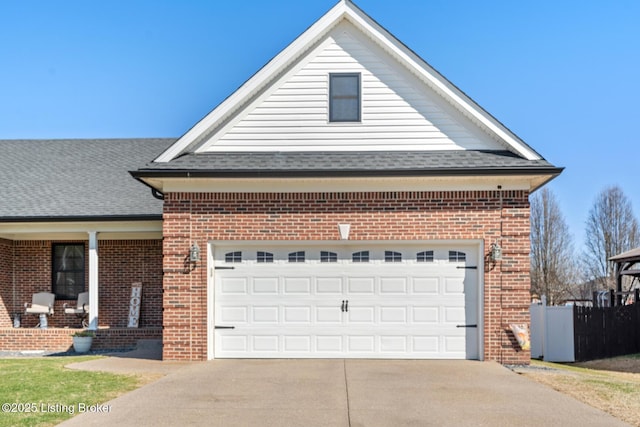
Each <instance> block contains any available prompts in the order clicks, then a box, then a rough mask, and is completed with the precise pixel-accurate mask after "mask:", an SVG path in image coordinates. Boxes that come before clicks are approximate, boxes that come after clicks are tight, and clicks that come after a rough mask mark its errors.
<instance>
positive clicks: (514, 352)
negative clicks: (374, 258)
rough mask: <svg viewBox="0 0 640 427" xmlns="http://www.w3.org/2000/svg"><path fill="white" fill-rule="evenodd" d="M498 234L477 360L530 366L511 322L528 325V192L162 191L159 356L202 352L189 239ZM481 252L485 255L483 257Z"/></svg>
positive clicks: (192, 356) (203, 299)
mask: <svg viewBox="0 0 640 427" xmlns="http://www.w3.org/2000/svg"><path fill="white" fill-rule="evenodd" d="M339 223H349V224H351V232H350V236H349V239H350V240H363V241H366V240H454V239H465V240H469V239H479V240H483V241H484V243H485V245H484V246H485V249H486V250H488V248H489V247H490V245H491V243H493V242H495V241H496V240H497V239H500V244H501V246H502V248H503V259H502V261H500V262H498V263H497V264H492V263H490V262H489V260H488V258H487V260H486V262H485V267H486V268H485V272H484V286H485V287H484V358H485V360H495V361H499V362H501V363H505V364H523V363H529V359H530V354H529V352H528V351H520V350H519V347H518V345H517V342H516V341H515V339H514V337H513V335H512V334H511V332H509V323H526V324H528V323H529V300H530V297H529V287H530V280H529V250H530V249H529V230H530V229H529V201H528V192H526V191H503V192H498V191H452V192H366V193H365V192H363V193H251V194H245V193H168V194H166V195H165V203H164V220H163V236H164V244H163V253H164V261H163V268H164V284H163V287H164V302H163V307H164V335H163V343H164V356H163V358H164V359H167V360H173V359H179V360H184V359H187V360H204V359H206V357H207V354H206V348H207V335H206V334H207V332H206V313H207V306H206V304H207V278H206V271H205V270H206V269H204V268H196V269H194V270H189V269H188V268H185V259H186V257H187V255H188V251H189V247H190V246H191V244H192V243H193V242H196V243H198V245H199V246H200V247H201V248H206V247H207V242H208V241H210V240H267V241H268V240H273V241H276V240H298V241H305V240H309V241H312V240H339V238H340V237H339V235H338V228H337V224H339ZM485 255H487V254H485Z"/></svg>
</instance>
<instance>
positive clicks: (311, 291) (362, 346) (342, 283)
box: [212, 247, 478, 359]
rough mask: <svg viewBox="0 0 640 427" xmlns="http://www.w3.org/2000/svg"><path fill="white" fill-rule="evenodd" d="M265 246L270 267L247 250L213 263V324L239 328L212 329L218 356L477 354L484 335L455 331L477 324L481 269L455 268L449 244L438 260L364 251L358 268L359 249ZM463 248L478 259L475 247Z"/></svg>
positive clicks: (439, 251)
mask: <svg viewBox="0 0 640 427" xmlns="http://www.w3.org/2000/svg"><path fill="white" fill-rule="evenodd" d="M263 249H264V252H265V253H270V254H273V259H272V261H273V262H271V261H268V262H264V263H261V262H258V261H257V260H258V257H257V256H253V255H252V256H249V257H245V253H246V252H248V251H243V252H242V254H243V255H242V259H241V260H240V257H237V259H235V258H234V263H233V264H231V263H229V264H224V257H222V259H219V258H216V263H217V262H220V263H222V265H223V266H224V268H223V269H218V270H215V273H214V278H213V282H214V289H215V295H214V302H215V309H214V322H215V325H220V326H227V327H231V326H232V327H234V328H235V329H216V330H214V332H213V334H212V339H213V340H214V352H215V353H214V354H215V357H256V358H269V357H327V358H334V357H335V358H346V357H365V358H450V359H459V358H465V357H467V358H477V357H478V352H477V342H478V339H477V337H478V335H477V329H476V328H457V327H456V326H458V325H469V324H477V323H478V319H477V313H478V309H477V303H478V301H477V298H478V289H477V272H476V271H475V270H473V269H467V268H457V267H460V266H463V267H464V266H468V265H469V261H467V262H466V263H465V262H459V261H457V262H451V261H450V259H448V258H447V257H448V256H449V252H450V251H449V249H448V248H440V249H436V250H435V251H434V255H433V258H429V257H426V256H425V257H423V258H419V257H417V256H416V253H420V252H426V249H429V248H411V249H407V248H397V250H394V251H391V252H394V253H392V254H390V255H389V256H388V259H385V251H386V252H389V251H390V250H387V249H385V250H377V249H376V250H373V249H371V248H369V249H367V248H364V247H363V248H357V251H359V252H368V253H369V255H368V256H369V258H368V259H364V258H362V257H361V258H360V262H353V261H352V259H351V258H352V257H351V255H352V253H354V252H357V251H356V249H353V250H346V249H345V250H335V249H333V250H330V251H327V252H331V253H332V254H334V255H335V256H334V255H331V256H328V255H326V256H325V257H324V258H321V255H320V250H319V249H318V250H315V249H313V248H312V249H308V248H307V249H305V248H304V247H295V248H291V249H289V248H285V249H278V250H273V249H269V247H266V248H261V249H260V250H261V251H262V250H263ZM303 250H304V251H305V255H304V256H302V255H300V254H299V252H301V251H303ZM322 250H325V249H322ZM456 250H458V249H456ZM232 251H239V250H238V249H237V248H231V249H229V250H228V251H227V252H232ZM314 251H315V252H317V253H315V252H314ZM253 252H255V251H253ZM464 252H466V256H467V258H466V259H467V260H470V259H473V257H474V255H473V254H474V249H473V248H471V247H465V248H464ZM292 253H295V254H296V256H295V257H293V258H291V257H290V255H291V254H292ZM398 254H399V255H398ZM292 259H293V261H292ZM322 259H325V261H321V260H322ZM363 259H364V260H363ZM420 259H422V260H423V262H419V260H420ZM327 260H329V261H327ZM425 260H426V261H425ZM427 261H429V262H427ZM216 265H218V264H216Z"/></svg>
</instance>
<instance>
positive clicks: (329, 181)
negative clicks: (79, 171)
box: [162, 176, 540, 193]
mask: <svg viewBox="0 0 640 427" xmlns="http://www.w3.org/2000/svg"><path fill="white" fill-rule="evenodd" d="M536 178H540V177H537V176H482V177H386V178H375V177H363V178H353V177H352V178H259V179H257V178H187V179H185V178H173V179H165V180H163V186H162V192H163V193H318V192H320V193H322V192H378V191H490V190H495V189H497V188H498V186H501V187H502V189H503V190H527V191H529V190H530V189H531V188H535V183H536Z"/></svg>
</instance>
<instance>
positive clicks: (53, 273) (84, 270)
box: [50, 242, 87, 300]
mask: <svg viewBox="0 0 640 427" xmlns="http://www.w3.org/2000/svg"><path fill="white" fill-rule="evenodd" d="M63 246H78V247H80V248H82V269H81V270H80V269H69V270H62V271H60V270H59V269H58V268H56V267H57V265H56V248H58V247H63ZM86 249H87V246H86V244H85V243H84V242H55V243H52V244H51V263H50V265H51V292H52V293H54V294H55V296H56V299H58V300H74V299H77V298H78V294H79V293H81V292H85V289H86V286H87V257H86ZM58 273H75V274H79V273H82V274H81V275H80V277H82V285H79V284H78V285H74V289H73V292H75V295H72V294H66V293H63V292H64V290H63V289H60V290H59V289H58V285H57V280H56V279H57V277H56V276H57V274H58ZM60 287H61V288H62V287H63V285H60Z"/></svg>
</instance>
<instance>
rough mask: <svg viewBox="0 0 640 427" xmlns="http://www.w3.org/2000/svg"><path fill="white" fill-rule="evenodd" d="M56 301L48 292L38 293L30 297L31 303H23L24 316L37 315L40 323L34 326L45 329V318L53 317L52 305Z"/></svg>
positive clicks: (46, 323)
mask: <svg viewBox="0 0 640 427" xmlns="http://www.w3.org/2000/svg"><path fill="white" fill-rule="evenodd" d="M55 300H56V296H55V294H52V293H50V292H38V293H37V294H33V296H32V297H31V303H28V302H25V303H24V309H25V310H24V312H25V314H37V315H38V316H40V319H39V320H40V321H39V322H38V324H37V325H36V326H35V327H36V328H37V327H40V328H42V329H46V328H47V326H48V322H47V316H51V315H53V303H54V302H55Z"/></svg>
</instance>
